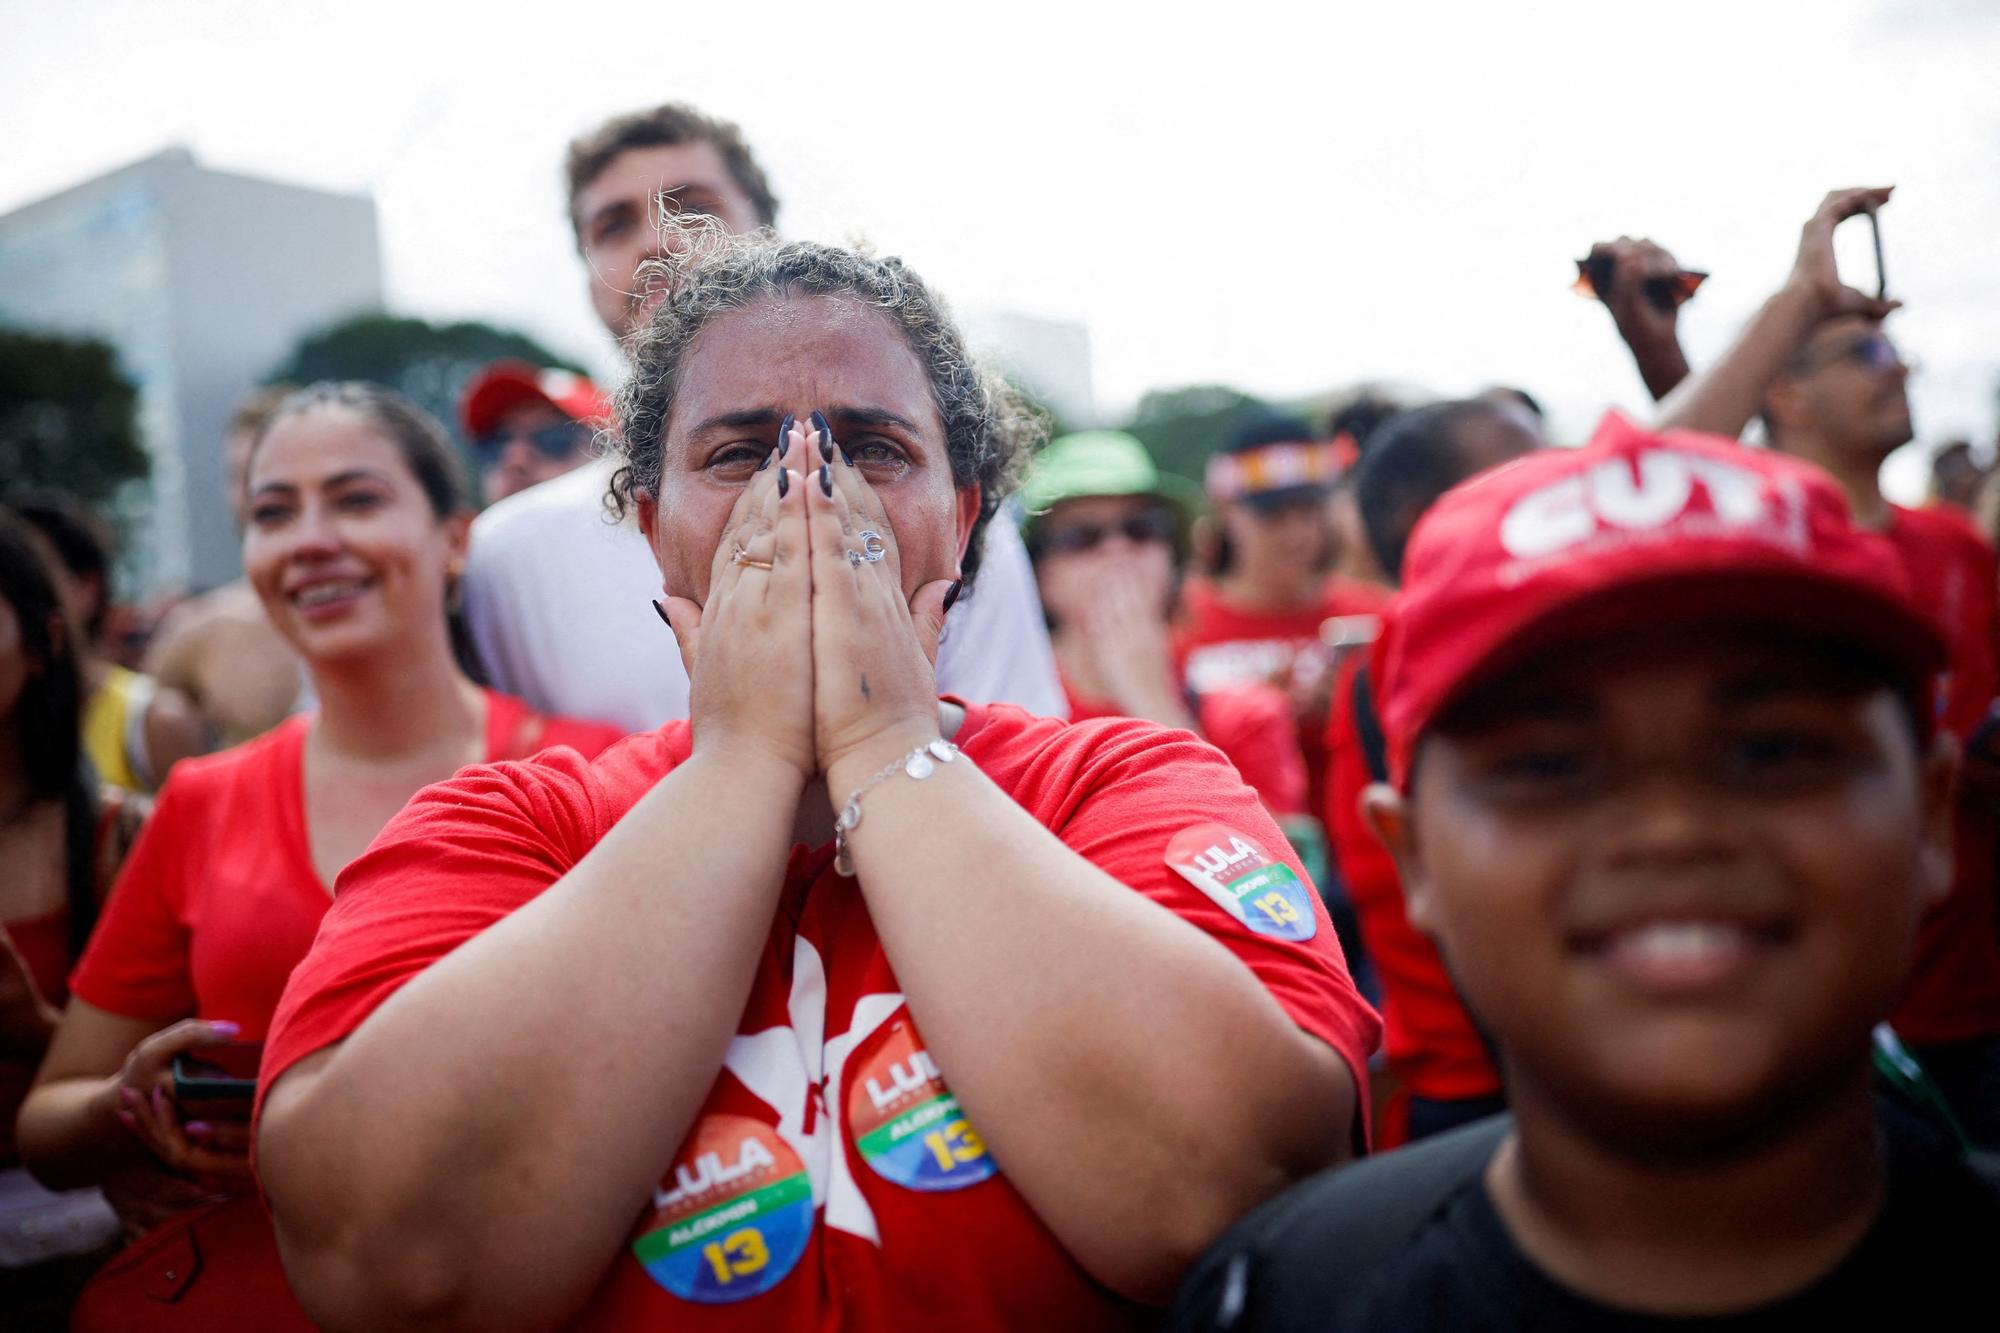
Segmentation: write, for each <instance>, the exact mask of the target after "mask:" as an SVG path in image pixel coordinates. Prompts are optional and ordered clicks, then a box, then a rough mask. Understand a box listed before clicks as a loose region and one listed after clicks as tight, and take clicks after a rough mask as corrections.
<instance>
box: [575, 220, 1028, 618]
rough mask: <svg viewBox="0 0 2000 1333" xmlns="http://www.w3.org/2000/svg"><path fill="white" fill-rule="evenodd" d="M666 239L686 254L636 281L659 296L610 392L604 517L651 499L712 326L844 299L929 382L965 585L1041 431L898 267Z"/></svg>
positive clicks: (692, 238)
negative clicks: (700, 346)
mask: <svg viewBox="0 0 2000 1333" xmlns="http://www.w3.org/2000/svg"><path fill="white" fill-rule="evenodd" d="M677 230H679V231H681V232H682V233H684V235H683V238H682V239H683V240H684V241H685V242H686V243H685V244H682V245H679V246H676V251H677V253H676V254H675V255H674V256H673V257H671V258H668V259H665V260H657V261H654V263H653V264H650V265H648V266H647V267H648V269H650V270H651V271H650V272H646V271H643V270H642V273H641V277H642V279H644V280H648V281H653V282H663V283H664V284H665V285H666V288H667V291H668V296H667V297H666V299H665V300H663V301H662V302H661V303H660V305H659V307H658V308H657V309H656V310H654V312H653V314H652V315H651V317H650V318H648V319H647V321H646V323H645V325H644V326H643V327H642V328H641V329H640V330H639V331H638V332H637V333H635V334H634V335H633V338H632V340H631V342H630V343H629V344H628V345H627V351H628V353H629V355H630V357H631V362H632V374H631V377H630V378H629V379H627V380H626V382H625V386H624V387H623V388H622V389H620V390H619V392H618V399H617V404H616V407H615V411H614V419H615V421H616V425H617V430H616V432H615V433H616V436H617V439H616V441H615V442H614V445H613V447H614V448H615V449H617V450H618V451H619V452H620V453H621V454H622V455H623V456H624V460H625V465H624V466H623V467H621V468H620V469H619V470H618V472H617V475H616V476H615V477H614V478H613V479H612V483H611V495H610V497H609V504H610V505H611V507H612V510H613V511H614V512H615V513H618V514H623V513H624V512H625V509H626V507H627V506H628V505H629V504H630V503H631V502H632V501H633V500H635V499H636V498H637V497H638V496H639V495H641V494H646V495H657V494H659V487H660V472H661V468H662V465H663V453H664V449H665V444H666V435H667V423H668V421H669V420H670V419H671V418H672V416H673V410H674V403H675V400H676V398H677V397H678V396H679V393H680V381H681V373H682V371H683V369H684V368H685V366H686V363H687V355H688V349H689V348H690V347H692V346H693V345H694V340H695V339H696V338H697V337H698V336H700V334H701V331H702V330H703V329H704V328H706V327H708V325H709V324H710V323H711V322H712V321H713V320H714V319H715V318H716V317H717V316H719V315H722V314H724V313H726V312H728V311H731V310H739V309H741V308H743V307H745V306H747V305H750V304H752V303H753V302H755V301H758V300H761V299H764V298H767V297H768V298H781V297H787V296H844V297H848V298H851V299H853V300H857V301H860V302H861V303H863V304H865V305H869V306H873V307H874V308H876V309H878V310H880V311H882V312H883V313H884V314H886V315H887V316H888V317H889V318H890V319H891V320H892V321H893V322H894V323H895V325H896V327H897V328H898V329H899V330H901V332H902V334H903V337H904V339H905V340H906V341H907V342H908V344H909V347H910V350H911V351H913V352H915V353H916V355H917V360H918V361H919V362H921V363H922V364H923V367H924V372H925V374H926V376H927V377H928V378H929V380H930V385H931V395H932V397H933V398H934V399H935V401H936V403H937V408H938V415H939V417H940V418H941V419H942V420H943V422H944V431H945V449H946V453H947V454H948V455H949V457H950V459H951V476H952V482H953V484H954V485H958V486H965V485H967V484H970V483H977V484H978V486H979V488H980V504H979V517H978V520H977V521H976V522H975V523H974V525H973V529H972V540H971V541H970V543H968V545H967V547H966V552H965V560H964V566H963V576H964V579H965V582H966V583H967V585H968V586H969V585H970V584H971V583H972V580H973V577H974V575H975V574H976V573H977V572H978V568H979V555H980V547H981V539H982V538H983V537H984V536H985V532H986V524H987V523H988V522H989V521H990V520H991V519H992V517H993V514H994V511H995V510H997V509H998V508H999V507H1000V502H1001V501H1002V500H1003V499H1004V498H1005V497H1006V495H1007V493H1008V492H1009V491H1010V490H1012V489H1013V485H1014V481H1015V474H1016V472H1017V469H1018V466H1019V463H1020V460H1021V459H1022V458H1024V457H1025V456H1026V455H1027V453H1028V452H1030V450H1032V448H1033V447H1034V444H1035V442H1036V440H1037V438H1038V436H1039V434H1040V432H1041V431H1042V429H1043V423H1042V418H1041V417H1040V415H1039V414H1037V413H1035V412H1034V411H1033V410H1032V409H1030V408H1029V407H1028V405H1027V404H1026V402H1025V400H1023V399H1022V397H1021V395H1020V394H1019V393H1017V392H1016V391H1015V390H1014V388H1013V387H1012V386H1011V385H1009V384H1008V383H1007V382H1006V381H1005V380H1003V379H1001V378H1000V377H999V376H998V375H996V374H993V373H992V372H991V371H989V370H987V369H986V368H985V367H983V366H982V365H980V363H979V362H978V361H977V360H975V359H974V358H973V356H972V355H971V354H970V353H969V352H967V351H966V348H965V340H964V338H963V337H962V336H960V334H959V331H958V326H957V325H956V324H955V323H954V322H953V321H952V318H951V315H950V313H949V312H948V311H947V310H946V309H945V306H944V302H943V301H942V300H941V299H940V298H939V297H938V296H937V295H936V294H935V293H934V292H932V291H931V289H930V287H929V286H928V285H926V284H925V282H924V280H923V279H922V278H920V277H918V276H917V275H916V274H915V273H913V272H912V271H911V270H910V269H909V268H908V267H907V266H906V265H905V264H904V263H903V261H902V260H900V259H896V258H893V257H891V258H886V259H885V258H877V257H875V256H874V255H870V254H866V253H863V252H860V251H857V250H849V249H842V248H840V247H838V246H831V245H820V244H816V243H814V242H811V241H787V242H781V241H779V240H778V239H777V238H775V237H774V236H772V235H771V233H769V232H761V231H760V232H753V233H750V234H748V235H740V236H739V235H731V234H729V233H727V232H725V231H723V230H722V229H721V228H720V227H719V226H717V225H715V224H714V223H712V221H710V220H707V219H690V220H688V221H686V222H682V223H680V224H678V226H677Z"/></svg>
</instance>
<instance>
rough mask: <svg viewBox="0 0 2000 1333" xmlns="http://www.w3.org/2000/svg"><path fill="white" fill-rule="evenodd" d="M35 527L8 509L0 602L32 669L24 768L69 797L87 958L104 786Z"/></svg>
mask: <svg viewBox="0 0 2000 1333" xmlns="http://www.w3.org/2000/svg"><path fill="white" fill-rule="evenodd" d="M40 530H41V529H39V528H34V529H31V528H30V527H29V525H28V524H27V522H26V521H25V520H24V519H23V518H22V517H21V516H20V515H19V514H17V513H13V512H10V511H9V510H7V509H4V508H0V601H4V602H6V603H7V605H8V607H9V608H10V609H11V610H12V611H13V613H14V619H15V621H16V623H17V624H18V625H19V627H20V629H19V633H20V636H21V653H22V656H23V657H25V658H26V659H27V661H28V664H29V667H30V670H29V672H28V679H27V682H26V683H25V684H24V685H23V686H22V687H21V697H20V698H19V699H18V700H16V701H15V704H14V717H15V724H16V735H17V736H18V737H19V742H20V746H21V771H22V773H23V774H24V775H25V776H26V778H27V784H28V796H29V798H30V799H31V800H37V801H46V800H60V801H61V802H62V803H63V834H64V836H63V848H64V852H65V854H66V855H65V866H64V879H65V881H66V885H67V898H68V902H69V935H70V950H71V955H72V956H73V957H81V956H82V954H83V945H84V942H85V941H86V940H88V939H89V938H90V930H91V927H92V926H93V925H95V924H96V921H97V883H96V864H95V862H96V847H97V814H98V810H97V792H96V781H95V775H94V774H93V773H92V772H91V769H90V766H89V764H87V763H85V762H84V758H83V735H82V716H83V672H82V669H81V668H80V667H79V666H78V665H77V657H76V646H75V645H74V644H72V643H70V642H69V640H68V638H67V636H66V635H65V634H64V632H63V629H62V628H61V625H62V620H61V615H62V602H61V600H60V599H59V598H58V597H57V596H56V584H55V579H54V577H53V576H52V575H51V574H50V572H49V568H48V566H47V564H46V563H44V562H43V560H42V556H41V553H40V551H38V550H37V549H36V547H35V543H34V541H33V540H32V539H31V537H30V536H29V533H30V532H31V531H40Z"/></svg>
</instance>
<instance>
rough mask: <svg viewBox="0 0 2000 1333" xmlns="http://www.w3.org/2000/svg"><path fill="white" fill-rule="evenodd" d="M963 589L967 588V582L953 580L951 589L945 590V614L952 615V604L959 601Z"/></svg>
mask: <svg viewBox="0 0 2000 1333" xmlns="http://www.w3.org/2000/svg"><path fill="white" fill-rule="evenodd" d="M963 587H965V580H964V579H953V580H952V581H951V587H949V588H947V589H946V590H945V594H944V609H945V612H946V614H950V612H951V604H952V603H953V602H955V601H957V600H958V593H959V590H960V589H961V588H963Z"/></svg>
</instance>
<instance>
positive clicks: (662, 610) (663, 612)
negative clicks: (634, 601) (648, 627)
mask: <svg viewBox="0 0 2000 1333" xmlns="http://www.w3.org/2000/svg"><path fill="white" fill-rule="evenodd" d="M653 610H654V611H656V612H658V613H659V616H660V623H661V624H662V625H665V626H666V627H667V628H668V629H672V628H673V627H674V622H673V621H671V620H669V619H667V608H666V607H665V605H663V604H662V603H660V602H658V601H655V602H654V603H653Z"/></svg>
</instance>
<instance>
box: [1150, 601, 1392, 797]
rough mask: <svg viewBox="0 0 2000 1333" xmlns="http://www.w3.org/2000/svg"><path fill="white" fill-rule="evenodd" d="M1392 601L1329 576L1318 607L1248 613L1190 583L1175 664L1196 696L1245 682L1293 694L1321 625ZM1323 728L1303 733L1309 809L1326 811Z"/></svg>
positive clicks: (1304, 722)
mask: <svg viewBox="0 0 2000 1333" xmlns="http://www.w3.org/2000/svg"><path fill="white" fill-rule="evenodd" d="M1388 603H1389V590H1388V589H1387V588H1383V587H1381V586H1379V585H1377V584H1373V583H1359V582H1356V581H1355V580H1353V579H1344V578H1341V577H1339V576H1338V575H1331V576H1329V577H1328V578H1327V580H1326V582H1325V583H1324V584H1322V585H1321V587H1320V598H1319V603H1318V605H1316V606H1311V607H1307V608H1306V609H1304V610H1302V611H1278V612H1271V611H1246V610H1243V609H1241V608H1238V607H1234V606H1231V605H1230V604H1229V603H1227V602H1225V601H1224V600H1223V599H1222V597H1221V595H1220V594H1219V593H1218V592H1217V591H1216V588H1215V585H1214V584H1213V583H1211V582H1209V581H1208V580H1207V579H1189V580H1188V581H1187V582H1186V583H1185V584H1183V585H1182V588H1181V616H1180V624H1179V626H1178V628H1177V629H1176V631H1175V635H1174V663H1175V665H1176V666H1178V667H1179V668H1180V672H1181V678H1182V679H1183V680H1185V681H1186V682H1187V686H1188V688H1189V689H1190V690H1192V691H1194V693H1195V694H1197V695H1207V694H1209V693H1211V692H1213V691H1216V690H1222V689H1228V688H1230V687H1232V686H1237V685H1245V684H1276V685H1278V686H1279V687H1280V688H1288V687H1289V686H1290V685H1291V684H1292V682H1293V680H1294V672H1295V670H1296V669H1297V668H1298V665H1299V658H1300V655H1301V653H1302V652H1303V651H1304V650H1307V649H1317V648H1318V647H1319V646H1320V644H1321V640H1320V626H1321V625H1323V624H1324V623H1325V622H1326V621H1328V620H1330V619H1332V618H1333V617H1335V616H1359V615H1368V616H1374V615H1380V614H1381V613H1382V608H1383V607H1385V606H1387V605H1388ZM1324 727H1325V723H1324V721H1323V720H1322V719H1321V718H1319V717H1313V718H1302V719H1300V725H1299V727H1298V743H1299V753H1300V754H1301V755H1303V756H1304V758H1305V765H1306V783H1307V797H1306V800H1307V805H1306V808H1307V809H1308V810H1320V809H1323V808H1325V803H1326V751H1325V737H1324V734H1323V733H1324Z"/></svg>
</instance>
